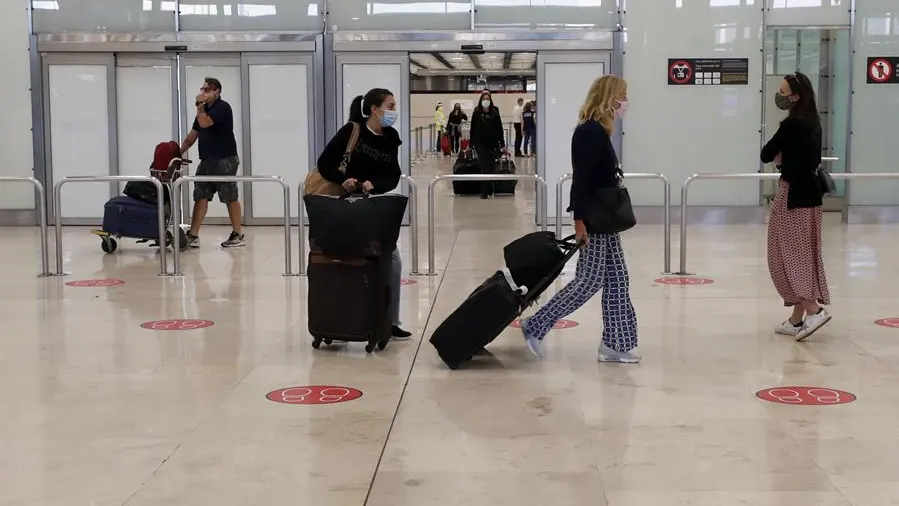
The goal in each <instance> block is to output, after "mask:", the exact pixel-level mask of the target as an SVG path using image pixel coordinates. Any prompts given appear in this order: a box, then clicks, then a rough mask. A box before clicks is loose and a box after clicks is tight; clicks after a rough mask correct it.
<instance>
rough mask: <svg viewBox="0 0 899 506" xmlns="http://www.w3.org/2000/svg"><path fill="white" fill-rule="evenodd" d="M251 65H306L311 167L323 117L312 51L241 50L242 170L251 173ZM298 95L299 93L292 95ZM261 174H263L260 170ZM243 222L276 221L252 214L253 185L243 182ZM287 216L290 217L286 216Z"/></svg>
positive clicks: (252, 171)
mask: <svg viewBox="0 0 899 506" xmlns="http://www.w3.org/2000/svg"><path fill="white" fill-rule="evenodd" d="M251 65H305V66H306V76H307V78H306V86H307V94H306V101H307V102H306V107H307V111H309V118H308V121H309V124H308V126H307V128H308V133H309V138H308V140H307V141H308V150H307V151H308V159H307V160H306V163H307V166H308V167H313V166H314V165H315V162H316V160H317V159H318V149H317V147H318V145H319V142H320V141H319V139H320V138H321V137H322V125H321V121H319V118H322V117H323V114H322V112H321V111H322V109H323V107H324V96H323V94H322V93H321V92H322V83H321V82H320V80H319V79H317V78H316V77H317V74H316V68H315V54H314V53H309V52H303V53H300V52H292V53H242V54H241V55H240V67H241V68H240V76H241V94H242V99H243V100H242V102H241V105H242V108H241V110H242V123H243V128H242V130H243V135H242V138H243V148H244V149H243V152H244V153H243V157H242V158H241V164H242V165H243V169H244V174H246V175H253V174H255V171H254V170H253V150H252V142H253V132H252V125H251V124H252V118H251V115H252V114H253V112H252V110H251V108H250V86H251V83H250V66H251ZM296 98H298V99H302V98H301V97H296ZM262 175H265V173H264V170H263V172H262ZM295 190H296V188H294V187H291V188H290V195H291V199H292V200H293V199H295V197H296V196H297V194H296V191H295ZM298 205H302V201H296V202H294V203H293V204H292V206H291V208H292V209H291V212H293V211H295V209H294V208H295V206H298ZM244 206H245V207H246V209H245V210H244V212H243V213H244V222H245V223H246V224H247V225H250V226H254V225H280V224H281V219H280V218H257V217H255V216H254V215H253V185H252V184H251V183H246V184H245V185H244ZM289 218H290V217H289Z"/></svg>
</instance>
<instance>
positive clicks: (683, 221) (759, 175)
mask: <svg viewBox="0 0 899 506" xmlns="http://www.w3.org/2000/svg"><path fill="white" fill-rule="evenodd" d="M831 158H832V157H831ZM822 160H824V158H822ZM824 161H834V160H824ZM830 176H831V177H833V178H834V179H845V180H852V179H899V173H896V172H879V173H878V172H871V173H867V174H866V173H849V174H846V173H833V172H831V173H830ZM697 179H754V180H765V179H780V174H777V173H763V172H756V173H746V174H693V175H692V176H690V177H688V178H687V180H686V181H684V186H683V187H682V188H681V195H680V199H681V200H680V270H679V271H678V272H677V273H676V274H677V275H679V276H690V275H691V274H690V273H688V272H687V208H688V206H689V202H688V198H689V189H690V185H692V184H693V182H694V181H696V180H697Z"/></svg>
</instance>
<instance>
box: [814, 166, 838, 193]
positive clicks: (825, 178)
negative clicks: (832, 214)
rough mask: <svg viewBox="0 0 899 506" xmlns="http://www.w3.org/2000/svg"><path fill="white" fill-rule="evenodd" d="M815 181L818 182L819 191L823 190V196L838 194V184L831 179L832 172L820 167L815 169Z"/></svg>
mask: <svg viewBox="0 0 899 506" xmlns="http://www.w3.org/2000/svg"><path fill="white" fill-rule="evenodd" d="M815 179H816V180H817V181H818V189H820V190H821V195H832V194H834V193H836V192H837V184H836V183H835V182H834V180H833V177H831V175H830V172H828V171H827V169H825V168H824V167H823V166H821V165H819V166H818V168H817V169H815Z"/></svg>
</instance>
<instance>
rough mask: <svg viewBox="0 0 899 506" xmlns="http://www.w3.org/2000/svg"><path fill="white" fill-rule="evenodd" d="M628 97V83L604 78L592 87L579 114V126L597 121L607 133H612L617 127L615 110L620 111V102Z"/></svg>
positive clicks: (614, 78)
mask: <svg viewBox="0 0 899 506" xmlns="http://www.w3.org/2000/svg"><path fill="white" fill-rule="evenodd" d="M625 96H627V81H625V80H624V79H622V78H620V77H618V76H613V75H607V76H602V77H600V78H599V79H597V80H596V81H593V84H592V85H591V86H590V91H588V92H587V98H586V99H584V105H582V106H581V110H580V111H579V112H578V124H579V125H583V124H584V123H586V122H587V121H590V120H596V121H598V122H599V124H600V125H602V126H603V128H605V129H606V132H608V133H609V134H611V133H612V130H613V129H614V127H615V110H616V109H618V101H619V100H621V99H623V98H624V97H625Z"/></svg>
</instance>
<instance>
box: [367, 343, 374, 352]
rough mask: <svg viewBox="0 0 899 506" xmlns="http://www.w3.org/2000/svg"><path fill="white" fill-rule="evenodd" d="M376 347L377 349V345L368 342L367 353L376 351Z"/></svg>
mask: <svg viewBox="0 0 899 506" xmlns="http://www.w3.org/2000/svg"><path fill="white" fill-rule="evenodd" d="M374 349H375V345H373V344H371V343H368V344H366V345H365V353H371V352H372V351H374Z"/></svg>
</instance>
